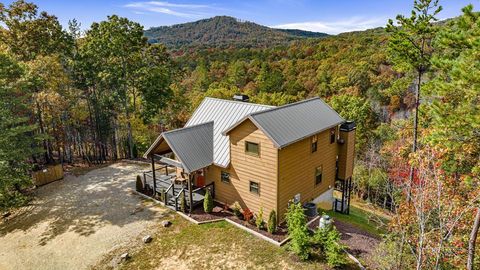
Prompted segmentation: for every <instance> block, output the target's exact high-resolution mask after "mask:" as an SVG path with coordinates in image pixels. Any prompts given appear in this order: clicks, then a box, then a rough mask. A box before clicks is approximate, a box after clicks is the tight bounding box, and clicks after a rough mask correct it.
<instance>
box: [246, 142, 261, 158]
mask: <svg viewBox="0 0 480 270" xmlns="http://www.w3.org/2000/svg"><path fill="white" fill-rule="evenodd" d="M249 143H250V144H256V145H257V148H258V153H254V152H250V151H248V150H247V145H248V144H249ZM245 154H247V155H249V156H253V157H260V143H256V142H251V141H245Z"/></svg>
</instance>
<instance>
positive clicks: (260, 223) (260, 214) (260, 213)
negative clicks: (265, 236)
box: [255, 207, 265, 230]
mask: <svg viewBox="0 0 480 270" xmlns="http://www.w3.org/2000/svg"><path fill="white" fill-rule="evenodd" d="M264 223H265V221H264V220H263V207H260V210H259V211H258V214H257V215H256V217H255V225H256V226H257V228H258V229H259V230H261V229H263V224H264Z"/></svg>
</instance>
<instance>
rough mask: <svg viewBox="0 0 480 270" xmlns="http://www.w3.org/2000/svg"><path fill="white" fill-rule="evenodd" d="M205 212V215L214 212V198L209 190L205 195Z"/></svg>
mask: <svg viewBox="0 0 480 270" xmlns="http://www.w3.org/2000/svg"><path fill="white" fill-rule="evenodd" d="M203 210H204V211H205V213H211V212H212V210H213V198H212V194H210V190H208V189H207V193H205V198H204V199H203Z"/></svg>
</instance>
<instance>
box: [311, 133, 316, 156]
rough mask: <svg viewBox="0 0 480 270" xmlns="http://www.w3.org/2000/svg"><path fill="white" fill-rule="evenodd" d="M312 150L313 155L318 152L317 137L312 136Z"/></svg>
mask: <svg viewBox="0 0 480 270" xmlns="http://www.w3.org/2000/svg"><path fill="white" fill-rule="evenodd" d="M311 150H312V153H315V152H317V135H314V136H312V144H311Z"/></svg>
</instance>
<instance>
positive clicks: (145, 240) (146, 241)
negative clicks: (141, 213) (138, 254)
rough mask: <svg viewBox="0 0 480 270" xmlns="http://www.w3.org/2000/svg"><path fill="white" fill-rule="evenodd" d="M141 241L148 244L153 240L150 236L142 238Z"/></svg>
mask: <svg viewBox="0 0 480 270" xmlns="http://www.w3.org/2000/svg"><path fill="white" fill-rule="evenodd" d="M142 240H143V242H144V243H145V244H148V243H150V242H152V240H153V238H152V237H151V236H150V235H146V236H144V237H143V238H142Z"/></svg>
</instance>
